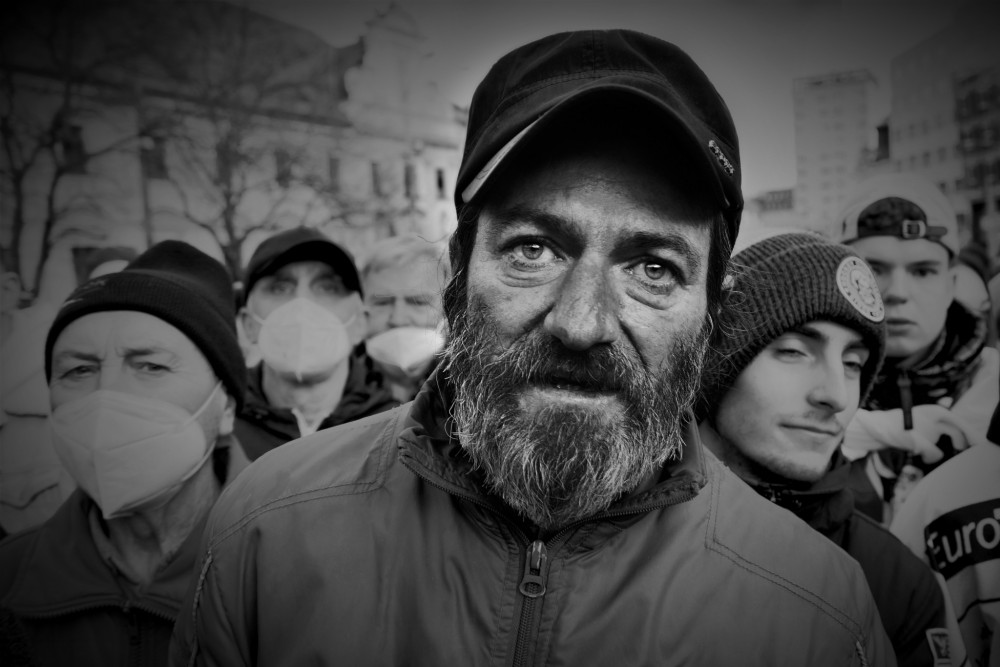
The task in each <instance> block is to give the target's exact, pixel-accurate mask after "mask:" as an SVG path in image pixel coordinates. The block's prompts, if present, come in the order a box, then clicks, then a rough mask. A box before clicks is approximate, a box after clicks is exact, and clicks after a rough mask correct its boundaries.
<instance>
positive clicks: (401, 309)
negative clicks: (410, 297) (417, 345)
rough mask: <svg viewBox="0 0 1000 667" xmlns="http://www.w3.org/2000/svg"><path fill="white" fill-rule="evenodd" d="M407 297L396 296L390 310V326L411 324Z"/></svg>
mask: <svg viewBox="0 0 1000 667" xmlns="http://www.w3.org/2000/svg"><path fill="white" fill-rule="evenodd" d="M407 320H408V318H407V308H406V299H404V298H402V297H396V299H395V300H394V301H393V302H392V310H390V311H389V326H390V327H392V328H395V327H401V326H404V325H406V324H409V322H408V321H407Z"/></svg>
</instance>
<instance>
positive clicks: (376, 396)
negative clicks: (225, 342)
mask: <svg viewBox="0 0 1000 667" xmlns="http://www.w3.org/2000/svg"><path fill="white" fill-rule="evenodd" d="M348 363H349V364H350V367H349V368H350V370H349V371H348V374H347V382H346V384H345V386H344V393H343V395H342V396H341V398H340V402H339V403H338V404H337V405H336V406H335V407H334V409H333V412H331V413H330V414H329V415H328V416H327V417H326V419H324V420H323V422H322V423H321V424H320V427H319V428H320V429H324V428H329V427H331V426H336V425H337V424H343V423H345V422H349V421H353V420H355V419H357V418H359V417H361V416H364V415H367V414H369V413H371V412H372V411H373V410H375V409H376V408H377V407H378V406H380V405H386V404H387V403H392V404H393V405H398V403H397V402H396V401H395V400H394V399H393V398H392V390H391V389H390V388H389V387H388V386H387V385H386V383H385V379H384V378H383V377H382V373H381V372H380V371H378V370H377V369H376V368H375V363H374V362H373V361H372V359H371V357H369V356H368V353H367V352H366V351H365V346H364V343H361V344H359V345H357V346H355V348H354V350H352V351H351V355H350V357H349V358H348ZM241 416H242V417H245V418H247V419H249V420H250V421H252V422H257V423H265V422H266V423H267V424H268V426H270V427H271V428H272V429H276V430H278V431H279V432H282V433H285V434H286V435H288V436H289V437H290V438H297V437H299V427H298V422H297V421H296V419H295V415H294V414H292V411H291V410H289V409H288V408H276V407H272V406H271V405H270V404H269V403H268V402H267V396H265V395H264V386H263V362H261V363H258V364H257V365H256V366H254V367H253V368H251V369H249V371H248V378H247V394H246V405H245V406H244V407H243V410H242V411H241Z"/></svg>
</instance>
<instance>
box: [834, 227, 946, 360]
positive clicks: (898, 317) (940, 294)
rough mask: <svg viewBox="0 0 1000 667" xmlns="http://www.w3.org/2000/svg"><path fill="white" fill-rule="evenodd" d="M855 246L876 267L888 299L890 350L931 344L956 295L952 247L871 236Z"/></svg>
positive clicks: (902, 352) (904, 351) (899, 353)
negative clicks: (952, 268)
mask: <svg viewBox="0 0 1000 667" xmlns="http://www.w3.org/2000/svg"><path fill="white" fill-rule="evenodd" d="M851 246H852V247H853V248H854V249H855V250H857V251H858V254H859V255H861V257H862V258H864V260H865V261H866V262H868V264H869V265H870V266H871V267H872V271H874V272H875V277H876V278H877V279H878V288H879V291H880V292H881V293H882V301H884V302H885V322H886V333H887V339H886V356H887V357H895V358H900V357H908V356H910V355H911V354H914V353H917V352H921V351H923V350H926V349H927V348H928V347H930V345H931V343H933V342H934V340H935V339H936V338H937V337H938V335H939V334H940V333H941V331H942V330H943V329H944V323H945V319H946V318H947V315H948V307H949V306H950V305H951V302H952V299H953V298H954V296H955V277H954V273H953V272H952V270H951V269H950V268H949V261H948V251H947V250H946V249H945V247H944V246H943V245H941V244H940V243H935V242H934V241H928V240H926V239H900V238H897V237H895V236H868V237H865V238H862V239H858V240H857V241H853V242H852V243H851Z"/></svg>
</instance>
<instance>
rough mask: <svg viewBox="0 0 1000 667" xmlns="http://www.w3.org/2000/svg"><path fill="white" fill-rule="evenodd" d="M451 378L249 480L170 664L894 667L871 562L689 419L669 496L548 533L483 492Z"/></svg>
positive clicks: (298, 448)
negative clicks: (770, 495)
mask: <svg viewBox="0 0 1000 667" xmlns="http://www.w3.org/2000/svg"><path fill="white" fill-rule="evenodd" d="M443 384H444V382H443V380H442V379H441V375H440V373H438V374H436V375H434V376H432V377H431V378H430V380H429V381H428V383H427V384H426V385H425V386H424V388H423V390H422V391H421V392H420V394H418V396H417V398H416V399H415V401H414V402H413V403H410V404H407V405H405V406H403V407H401V408H398V409H396V410H393V411H392V412H388V413H383V414H381V415H376V416H374V417H370V418H367V419H364V420H361V421H358V422H353V423H351V424H346V425H344V426H341V427H338V428H335V429H330V430H328V431H322V432H319V433H316V434H314V435H312V436H310V437H308V438H304V439H302V440H300V441H298V442H296V443H295V444H294V446H290V447H279V448H278V449H276V450H274V451H273V452H271V453H269V454H267V455H266V456H264V457H262V458H260V459H259V460H258V461H256V462H255V463H254V464H252V465H251V466H250V467H249V468H248V469H247V470H246V472H245V473H244V474H243V475H241V477H240V479H238V480H237V481H236V483H235V484H234V485H233V486H232V487H230V489H229V490H228V491H227V492H226V493H224V494H223V496H222V498H220V500H219V503H218V504H217V505H216V507H215V509H214V510H213V513H212V516H211V517H210V518H209V525H208V527H207V529H206V533H205V542H204V548H203V557H202V565H201V567H200V574H199V577H198V581H197V585H196V587H195V588H194V589H193V591H192V593H191V596H190V597H191V607H190V608H189V609H187V610H186V611H185V612H184V613H182V615H181V619H180V621H179V622H178V625H177V629H176V630H175V634H174V643H173V644H172V646H171V665H174V666H180V665H187V664H198V665H227V666H234V665H302V664H325V665H332V664H343V665H380V666H382V665H407V666H412V667H420V666H424V665H426V666H430V665H435V666H439V665H463V666H470V667H472V666H478V665H682V664H683V665H711V666H717V665H768V666H769V667H773V666H776V665H789V666H791V665H795V666H796V667H801V665H813V666H823V665H831V666H832V665H837V666H838V667H842V666H844V665H893V664H895V660H894V657H893V654H892V648H891V646H890V645H889V641H888V638H887V637H886V636H885V633H884V630H883V629H882V626H881V623H880V621H879V619H878V614H877V611H876V609H875V605H874V602H873V601H872V598H871V593H870V592H869V590H868V586H867V584H866V583H865V581H864V575H863V574H862V572H861V570H860V568H859V567H858V564H857V563H856V562H855V561H854V560H852V559H851V558H850V557H848V556H847V554H845V553H844V552H842V551H841V550H840V549H837V548H836V547H835V546H834V545H832V544H830V543H829V541H828V540H826V539H825V538H823V537H822V536H821V535H818V534H817V533H816V532H815V531H814V530H812V529H811V528H809V526H807V525H806V524H804V523H803V522H801V521H800V520H798V519H797V518H795V517H794V516H792V515H791V514H789V513H788V512H785V511H784V510H781V509H780V508H778V507H775V506H774V505H773V504H771V503H769V502H767V501H766V500H764V499H763V498H761V497H760V496H758V495H757V494H756V493H754V492H753V491H752V490H751V489H750V488H749V487H748V486H746V485H745V484H744V483H743V482H741V481H740V480H739V479H737V478H736V477H735V476H733V475H732V473H730V472H728V471H727V470H726V469H725V468H724V467H723V466H722V465H721V464H720V463H719V462H718V461H717V460H715V459H714V457H711V456H710V455H708V454H707V453H706V452H705V451H704V450H703V449H702V446H701V444H700V442H699V440H698V435H697V431H696V429H694V428H693V426H692V427H689V428H687V429H686V432H685V436H686V446H685V447H684V455H683V458H682V460H680V461H676V462H673V463H671V464H669V465H668V466H666V467H665V468H664V469H663V471H662V473H661V476H660V478H659V482H658V483H657V484H655V486H653V487H652V488H650V489H648V490H646V491H643V492H640V493H637V494H634V495H631V496H628V497H626V498H624V499H622V500H620V501H618V502H616V503H614V504H613V505H612V506H611V507H610V508H609V509H608V510H607V511H605V512H603V513H601V514H599V515H596V516H594V517H592V518H589V519H586V520H583V521H579V522H577V523H575V524H572V525H570V526H568V527H566V528H564V529H562V530H560V531H558V532H557V533H555V534H553V535H546V536H540V535H538V534H537V533H536V532H534V531H533V530H532V529H531V527H530V526H528V525H525V524H524V523H523V522H522V521H520V520H519V519H518V518H517V517H516V516H514V514H513V512H512V511H511V510H510V509H509V508H508V507H507V506H506V505H505V504H504V503H503V502H501V501H500V500H499V499H498V498H497V497H495V496H493V495H491V494H489V493H487V492H486V491H484V489H483V486H482V484H481V483H480V482H479V480H478V479H477V476H476V474H475V473H474V472H473V471H472V469H471V464H470V462H469V460H468V458H467V457H466V455H465V453H464V450H463V448H462V447H461V445H460V444H459V442H458V441H457V440H456V439H455V438H454V437H452V435H451V433H450V431H449V429H448V411H449V400H448V399H447V397H446V396H445V395H444V391H446V389H445V388H444V387H442V385H443Z"/></svg>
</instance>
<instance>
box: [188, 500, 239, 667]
mask: <svg viewBox="0 0 1000 667" xmlns="http://www.w3.org/2000/svg"><path fill="white" fill-rule="evenodd" d="M224 501H225V494H224V495H223V497H222V498H220V500H219V502H218V503H217V504H216V506H215V508H214V509H213V510H212V515H211V517H210V519H209V523H208V526H207V528H206V531H205V537H204V539H203V547H202V558H201V561H200V563H199V565H198V570H197V576H196V577H195V578H194V580H193V582H192V585H191V587H190V588H189V590H188V594H187V596H186V598H185V602H184V604H183V606H182V608H181V612H180V616H179V617H178V619H177V624H176V625H175V626H174V633H173V638H172V640H171V644H170V656H169V664H170V665H171V667H190V666H193V665H205V666H212V667H215V666H220V667H221V666H223V665H225V666H226V667H229V666H236V665H254V664H256V655H255V650H254V647H255V646H256V642H255V641H253V637H254V636H255V635H256V630H255V628H256V623H255V613H254V610H255V608H256V606H255V603H254V600H255V598H256V592H255V590H254V588H253V582H254V578H253V576H247V573H248V569H247V564H248V563H253V562H254V558H255V555H254V547H253V544H252V543H250V542H252V540H248V539H247V535H248V534H251V533H252V530H251V529H247V528H245V527H241V528H232V527H230V526H232V524H233V522H232V521H231V520H230V516H229V507H228V503H225V502H224ZM220 526H222V527H229V528H225V529H224V530H220V529H219V527H220Z"/></svg>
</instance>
